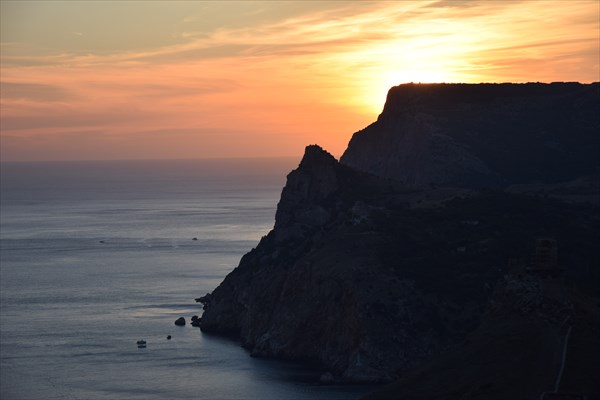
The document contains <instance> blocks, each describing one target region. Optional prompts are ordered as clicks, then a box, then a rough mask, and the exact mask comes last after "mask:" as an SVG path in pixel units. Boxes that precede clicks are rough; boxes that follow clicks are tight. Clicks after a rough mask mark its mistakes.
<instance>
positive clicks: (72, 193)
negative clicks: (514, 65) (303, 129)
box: [0, 159, 368, 400]
mask: <svg viewBox="0 0 600 400" xmlns="http://www.w3.org/2000/svg"><path fill="white" fill-rule="evenodd" d="M298 161H299V160H296V159H255V160H196V161H127V162H125V161H111V162H69V163H3V164H1V170H0V171H1V181H0V183H1V210H0V211H1V212H0V246H1V247H0V300H1V301H0V361H1V365H0V378H1V381H0V398H1V399H2V400H9V399H26V400H34V399H48V400H51V399H111V400H113V399H114V400H118V399H209V400H210V399H224V400H225V399H227V400H230V399H231V400H233V399H257V400H258V399H260V400H265V399H281V400H285V399H290V400H292V399H293V400H295V399H298V400H301V399H324V400H326V399H355V398H358V397H360V395H361V394H363V393H365V392H366V391H367V390H368V388H364V387H344V386H320V385H318V384H317V383H316V381H317V380H318V376H319V372H317V371H310V370H307V369H305V368H303V367H301V366H297V365H293V364H287V363H281V362H277V361H268V360H260V359H254V358H251V357H250V356H249V355H248V353H247V352H245V351H244V350H243V349H242V348H241V347H239V345H238V344H237V343H236V342H234V341H231V340H227V339H222V338H219V337H215V336H208V335H205V334H202V333H201V332H200V330H199V329H198V328H194V327H191V326H190V325H189V324H188V325H186V326H185V327H177V326H175V325H174V324H173V322H174V320H175V319H176V318H177V317H179V316H184V317H185V318H186V320H188V321H189V318H190V317H191V316H192V315H195V314H200V313H201V308H200V306H199V305H197V304H196V303H195V302H194V300H193V299H194V298H195V297H198V296H200V295H203V294H205V293H206V292H210V291H212V290H213V289H214V288H215V287H216V286H217V285H218V284H219V283H220V282H221V281H222V279H223V278H224V277H225V275H227V273H229V272H230V271H231V270H232V269H233V268H234V267H235V266H236V265H237V264H238V262H239V259H240V257H241V256H242V255H243V254H244V253H246V252H247V251H249V250H250V249H251V248H252V247H254V246H256V244H257V243H258V241H259V239H260V237H261V236H263V235H265V234H266V233H267V232H268V231H269V230H270V229H271V228H272V226H273V222H274V216H275V208H276V205H277V201H278V200H279V195H280V193H281V189H282V187H283V185H284V183H285V175H286V174H287V173H288V172H289V171H290V170H291V169H293V168H295V167H296V166H297V164H298ZM193 238H197V239H198V240H192V239H193ZM167 335H171V336H172V340H167V339H166V336H167ZM139 339H145V340H146V341H147V343H148V346H147V348H146V349H138V348H137V346H136V341H137V340H139Z"/></svg>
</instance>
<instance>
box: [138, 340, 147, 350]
mask: <svg viewBox="0 0 600 400" xmlns="http://www.w3.org/2000/svg"><path fill="white" fill-rule="evenodd" d="M137 346H138V349H145V348H146V341H145V340H143V339H142V340H138V341H137Z"/></svg>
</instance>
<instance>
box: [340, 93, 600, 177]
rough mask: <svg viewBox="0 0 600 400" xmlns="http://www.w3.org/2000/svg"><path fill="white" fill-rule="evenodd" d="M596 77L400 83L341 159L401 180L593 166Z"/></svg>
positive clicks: (599, 127)
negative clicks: (558, 80)
mask: <svg viewBox="0 0 600 400" xmlns="http://www.w3.org/2000/svg"><path fill="white" fill-rule="evenodd" d="M599 93H600V84H598V83H595V84H591V85H582V84H579V83H553V84H542V83H528V84H476V85H473V84H406V85H400V86H396V87H393V88H392V89H390V91H389V93H388V96H387V100H386V104H385V107H384V109H383V112H382V113H381V115H380V116H379V118H378V119H377V121H376V122H374V123H373V124H371V125H370V126H368V127H367V128H365V129H363V130H361V131H359V132H357V133H355V134H354V136H353V137H352V140H351V141H350V144H349V145H348V149H347V150H346V152H345V153H344V154H343V156H342V157H341V159H340V161H341V163H342V164H345V165H348V166H350V167H353V168H355V169H358V170H361V171H366V172H369V173H372V174H375V175H378V176H382V177H388V178H392V179H396V180H399V181H402V182H404V183H408V184H430V183H433V184H437V185H454V186H472V187H504V186H508V185H511V184H520V183H555V182H564V181H569V180H573V179H575V178H578V177H579V176H582V175H586V174H591V173H593V172H594V169H595V168H597V167H599V166H600V164H599V156H598V154H599V152H600V144H599V143H600V141H599V136H598V132H600V110H599V107H598V97H599Z"/></svg>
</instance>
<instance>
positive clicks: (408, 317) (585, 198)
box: [198, 85, 600, 382]
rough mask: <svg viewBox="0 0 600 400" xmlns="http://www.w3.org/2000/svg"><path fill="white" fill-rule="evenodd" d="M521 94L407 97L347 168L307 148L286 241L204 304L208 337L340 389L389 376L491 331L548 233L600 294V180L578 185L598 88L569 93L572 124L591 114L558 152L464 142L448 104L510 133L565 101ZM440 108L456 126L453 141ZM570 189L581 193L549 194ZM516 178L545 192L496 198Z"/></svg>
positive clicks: (285, 207) (578, 278)
mask: <svg viewBox="0 0 600 400" xmlns="http://www.w3.org/2000/svg"><path fill="white" fill-rule="evenodd" d="M455 86H456V87H455ZM517 86H518V88H517V89H515V88H513V87H506V86H504V85H491V86H487V85H483V86H476V87H477V89H475V91H474V92H473V91H471V89H473V88H467V90H464V89H465V88H464V87H463V86H461V85H441V86H440V87H441V88H442V89H440V87H437V86H430V85H424V86H420V87H416V88H414V87H412V86H409V85H407V86H406V87H404V86H400V87H398V88H394V89H392V90H391V91H390V94H389V95H388V101H387V104H386V109H385V110H384V112H383V113H382V115H381V116H380V118H379V120H378V122H376V123H375V124H373V125H371V126H370V127H368V128H366V129H365V130H364V131H361V132H359V133H357V134H355V136H354V137H353V139H352V142H351V143H350V146H349V148H348V150H347V152H346V153H345V154H344V156H343V157H342V162H338V161H337V160H336V159H335V158H334V157H332V156H331V155H330V154H329V153H327V152H326V151H324V150H323V149H321V148H320V147H318V146H316V145H312V146H308V147H307V148H306V152H305V154H304V157H303V159H302V161H301V162H300V164H299V166H298V168H297V169H295V170H294V171H292V172H291V173H290V174H289V175H288V177H287V183H286V185H285V187H284V189H283V191H282V194H281V200H280V202H279V204H278V207H277V213H276V218H275V226H274V228H273V230H272V231H271V232H270V233H269V234H268V235H267V236H265V237H263V238H262V239H261V241H260V243H259V244H258V245H257V247H256V248H255V249H253V250H251V251H250V252H249V253H248V254H246V255H245V256H244V257H243V258H242V259H241V261H240V264H239V266H238V267H237V268H236V269H234V270H233V271H232V272H231V273H230V274H229V275H228V276H227V277H226V278H225V280H224V281H223V282H222V283H221V284H220V285H219V286H218V287H217V288H216V289H215V290H214V291H213V292H212V293H211V294H209V295H206V296H203V297H202V298H200V299H198V300H199V301H201V302H202V303H204V309H205V311H204V314H203V316H202V318H201V322H200V326H201V329H202V330H203V331H204V332H206V333H216V334H228V335H233V336H235V337H238V338H239V339H240V341H241V343H242V345H243V346H244V347H246V348H248V349H249V350H250V351H251V353H252V354H253V355H255V356H262V357H277V358H285V359H291V360H298V361H307V362H313V363H316V364H318V365H319V366H320V367H321V368H323V369H324V370H325V371H328V372H330V373H332V374H333V375H334V376H335V377H336V379H339V380H342V381H351V382H379V381H390V380H394V379H396V378H398V377H400V376H406V375H407V374H410V373H411V371H415V368H419V366H421V365H425V363H427V362H431V360H435V359H436V357H438V356H441V355H443V354H446V353H448V352H449V351H451V350H452V349H456V348H457V346H461V343H464V341H465V340H468V338H470V337H473V335H477V330H478V329H479V328H478V327H480V326H482V324H483V325H485V323H484V322H485V320H486V318H488V317H487V315H489V307H490V304H491V302H492V300H493V298H494V296H493V293H494V291H495V290H496V289H495V288H496V287H497V286H498V282H502V279H503V276H505V275H506V273H507V271H508V268H509V265H510V262H509V260H510V259H525V258H527V257H528V256H529V255H530V254H531V251H532V246H533V244H534V243H535V239H536V238H538V237H552V238H555V239H556V240H557V242H558V243H560V255H561V258H560V262H561V266H563V267H564V268H565V270H566V271H565V280H566V282H570V284H572V285H578V286H579V287H581V288H583V289H585V290H588V291H589V292H594V291H596V292H597V288H598V287H600V286H599V284H600V273H599V271H598V269H597V266H598V265H600V257H599V254H598V252H597V251H596V245H597V244H596V239H597V235H598V232H599V231H600V226H599V225H600V217H599V214H598V210H599V208H598V207H599V203H598V199H599V197H598V184H597V183H598V179H597V175H592V176H591V177H587V178H580V179H574V178H575V177H578V176H579V175H586V174H589V172H590V170H592V172H593V170H594V168H596V166H597V165H598V161H599V160H598V154H597V153H595V157H593V156H592V153H591V152H592V151H593V150H597V149H598V144H599V141H598V135H597V133H596V134H595V135H592V133H591V131H589V129H590V127H594V126H596V125H595V124H597V122H598V119H597V116H596V115H595V114H593V115H592V114H590V113H589V112H588V111H589V109H591V108H593V106H594V104H595V106H596V107H597V106H598V94H597V89H598V86H597V85H587V86H582V85H573V88H574V89H572V90H571V86H570V85H566V87H567V89H568V90H567V89H565V93H563V95H564V97H565V98H568V99H570V100H569V101H565V102H564V105H565V107H571V106H570V105H567V103H569V104H571V103H572V104H576V105H577V107H575V108H570V110H571V113H575V112H580V111H577V110H580V108H581V110H582V111H581V112H582V113H583V114H582V115H584V117H582V119H580V120H578V122H577V124H578V125H577V126H575V128H577V129H575V128H573V130H569V131H563V130H560V131H557V130H552V132H554V133H553V134H554V135H556V137H554V136H553V138H554V139H553V140H555V141H556V143H559V148H554V147H553V145H549V144H548V140H550V139H548V137H547V136H545V135H541V136H536V135H534V134H531V137H529V136H527V135H530V134H523V133H521V134H516V133H514V132H512V131H511V132H509V133H506V132H505V130H504V128H503V129H498V130H493V131H492V128H493V127H494V124H493V123H490V122H486V124H487V125H486V126H488V127H489V129H490V130H491V131H485V132H480V131H474V130H469V131H468V132H467V133H465V132H462V133H461V132H459V131H458V127H459V122H458V119H457V120H456V121H454V122H452V121H450V118H449V116H450V115H453V112H449V111H448V109H452V110H455V109H461V108H465V109H469V110H471V111H470V112H471V114H469V113H467V112H466V111H464V113H463V114H457V115H460V116H462V118H466V116H467V115H470V118H471V119H475V120H478V121H484V120H485V121H487V120H488V119H494V118H498V119H499V120H502V122H498V123H497V125H498V126H501V127H506V126H509V125H508V124H507V123H506V121H504V119H505V118H507V117H506V116H507V115H513V114H514V113H515V112H517V111H515V110H521V108H527V107H531V105H530V102H531V101H532V98H536V99H537V102H538V104H539V107H541V108H542V109H543V106H544V105H555V104H557V103H556V102H557V101H558V100H556V99H555V98H554V97H555V93H554V87H553V86H552V85H533V86H528V85H517ZM419 88H420V89H419ZM448 88H450V89H448ZM526 88H531V91H530V93H529V94H525V93H524V92H523V93H522V91H523V90H525V89H526ZM419 90H422V91H423V93H420V92H419ZM440 90H441V92H440ZM444 90H449V92H448V93H446V92H444ZM453 90H454V91H453ZM545 91H548V92H547V93H546V92H545ZM594 91H596V92H594ZM430 92H434V94H435V95H431V93H430ZM525 92H527V90H525ZM590 92H593V93H596V95H595V96H596V97H595V103H594V101H592V100H593V96H592V97H590ZM444 93H445V94H444ZM473 93H476V94H477V96H475V99H478V101H475V100H474V99H473V97H472V96H473ZM577 93H579V94H577ZM442 94H444V96H447V97H448V98H445V97H444V96H442ZM517 94H519V95H518V96H517ZM405 95H408V97H407V98H405ZM440 96H441V97H440ZM506 96H508V97H509V98H510V101H508V100H507V99H506ZM519 96H521V97H522V99H521V100H522V101H521V103H520V104H521V108H519V107H517V104H518V103H519V101H517V100H516V98H519ZM536 96H537V97H536ZM429 102H430V103H429ZM502 102H504V103H505V104H510V106H507V107H508V108H507V109H504V108H502V107H500V106H499V103H502ZM590 102H591V103H594V104H588V103H590ZM486 104H487V105H488V108H487V109H489V110H491V111H490V113H487V114H486V111H485V110H487V109H486ZM561 104H562V103H561ZM469 105H470V106H469ZM438 109H443V110H446V111H444V112H445V113H446V114H445V115H446V117H444V118H446V121H447V122H448V121H450V122H449V126H450V127H452V129H454V130H452V129H451V130H449V131H448V132H445V131H444V125H443V124H442V123H441V121H442V117H441V114H440V113H438V112H437V111H435V110H438ZM500 109H501V110H503V111H494V110H500ZM409 110H412V111H411V112H410V113H409ZM507 110H512V111H510V112H509V111H507ZM554 111H556V110H554V108H550V109H549V111H548V112H554ZM523 112H524V111H518V112H517V114H518V115H519V117H518V118H519V120H521V121H524V120H525V118H524V116H523V115H521V113H523ZM556 112H557V113H558V111H556ZM482 113H483V114H485V115H482ZM542 113H543V112H542V111H539V114H535V113H534V114H535V115H537V117H535V118H538V117H540V116H541V114H542ZM422 114H425V116H422ZM568 114H569V113H567V114H565V118H566V119H567V120H568V121H573V120H574V119H573V118H571V116H569V115H568ZM427 115H433V117H430V116H427ZM514 118H517V117H514ZM427 120H429V121H435V122H432V124H429V125H428V123H426V121H427ZM514 121H516V120H514ZM514 121H513V122H514ZM555 122H556V121H555ZM523 123H524V122H523ZM556 123H558V122H556ZM462 124H463V126H468V127H471V128H469V129H475V127H479V126H480V125H477V124H473V125H469V124H470V122H466V121H463V122H462ZM433 126H435V128H433ZM481 126H483V125H481ZM536 126H537V125H536ZM547 128H548V129H551V127H550V126H549V125H548V126H547ZM579 128H581V130H582V131H583V133H582V132H580V131H579V130H578V129H579ZM465 129H466V128H465ZM515 129H516V128H515ZM519 129H520V128H519ZM523 131H526V130H525V129H522V130H521V132H523ZM486 132H487V133H489V137H490V139H489V140H490V141H492V140H500V142H503V143H505V144H504V147H502V146H500V144H499V142H496V144H495V146H496V147H500V148H499V150H498V151H499V152H500V153H501V154H504V155H506V154H508V153H506V154H505V153H502V152H509V150H510V151H515V150H514V149H517V148H518V147H519V146H518V145H516V144H514V143H512V142H513V141H514V140H520V141H521V142H523V143H530V142H531V143H530V144H531V147H532V148H537V149H538V150H539V151H541V150H540V149H549V150H548V151H549V152H548V153H544V152H542V153H543V157H542V156H539V157H538V155H539V154H538V153H535V155H533V156H532V157H533V158H532V160H533V161H531V163H532V165H531V166H527V168H528V169H527V170H526V171H524V172H523V177H520V175H518V173H517V171H516V170H513V167H511V166H510V164H511V162H510V161H507V160H500V159H499V158H497V157H496V156H494V155H493V151H492V148H491V147H490V148H487V147H486V146H487V144H486V143H485V142H486V140H484V137H483V136H485V134H486ZM540 132H541V131H540ZM524 135H525V136H527V138H523V136H524ZM563 136H568V137H563ZM439 137H441V139H439ZM535 138H537V139H535ZM440 140H441V142H440ZM536 140H537V143H538V145H537V147H536V146H534V143H533V142H535V141H536ZM580 140H581V141H583V142H582V143H583V144H585V148H582V146H581V145H580V144H578V143H579V141H580ZM440 143H444V145H443V146H442V147H439V145H440ZM563 145H564V146H567V148H568V149H569V150H568V151H567V150H564V149H563V148H562V147H560V146H563ZM490 146H491V145H490ZM569 146H570V147H569ZM511 149H512V150H511ZM590 149H591V150H590ZM573 152H574V153H573ZM548 154H553V155H556V157H558V158H557V159H555V160H554V161H556V160H559V159H561V158H560V157H563V158H562V159H564V160H566V159H568V160H570V161H569V164H568V165H567V166H566V167H565V168H567V169H568V171H567V172H561V171H560V168H556V167H554V166H549V167H548V169H546V170H539V168H542V166H544V165H546V164H544V163H547V164H548V165H550V164H552V162H550V161H548V162H547V160H546V156H548ZM394 155H396V156H394ZM517 158H518V157H517ZM513 159H516V158H515V157H513ZM576 159H579V160H576ZM536 160H537V161H536ZM522 161H523V163H525V161H524V160H522ZM536 163H537V164H536ZM525 164H527V163H525ZM563 166H564V165H563ZM561 180H568V181H570V182H569V183H561V184H552V185H550V186H548V185H547V184H546V183H547V182H558V181H561ZM408 182H410V183H412V184H410V185H409V184H408ZM515 182H519V183H521V184H525V183H531V182H536V184H535V185H533V186H527V185H525V186H523V185H521V186H518V185H517V187H516V189H515V186H514V185H513V186H512V187H511V190H499V189H498V187H501V186H506V185H507V184H508V183H515ZM431 183H434V184H437V186H436V187H431ZM447 185H449V186H447ZM480 185H483V186H488V187H489V186H493V187H496V189H494V190H490V189H489V188H488V189H485V190H480V189H479V188H477V186H480ZM596 295H597V293H596ZM486 326H487V325H486ZM475 337H477V336H475ZM505 350H507V351H509V350H510V349H505Z"/></svg>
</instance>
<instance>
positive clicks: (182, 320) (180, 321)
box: [175, 317, 185, 326]
mask: <svg viewBox="0 0 600 400" xmlns="http://www.w3.org/2000/svg"><path fill="white" fill-rule="evenodd" d="M175 325H177V326H185V318H183V317H179V318H177V319H176V320H175Z"/></svg>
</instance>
